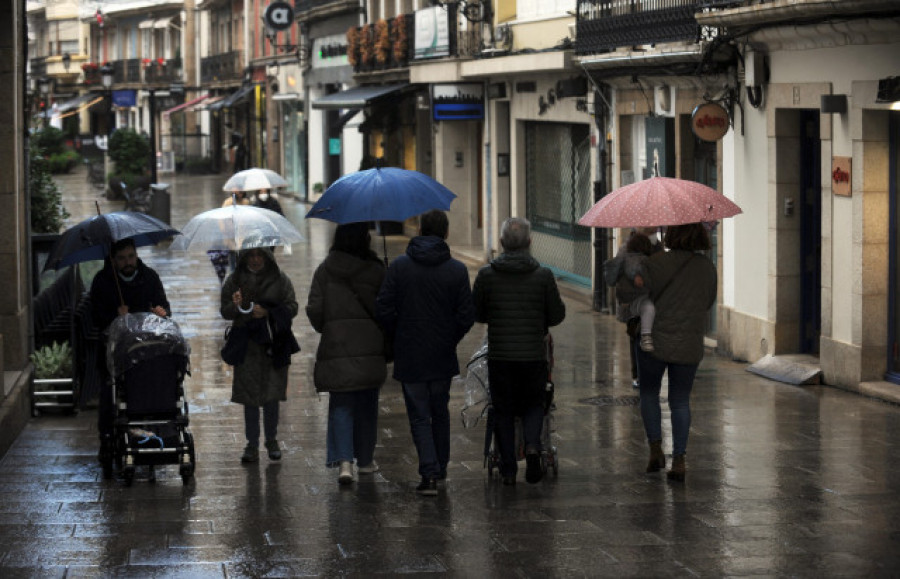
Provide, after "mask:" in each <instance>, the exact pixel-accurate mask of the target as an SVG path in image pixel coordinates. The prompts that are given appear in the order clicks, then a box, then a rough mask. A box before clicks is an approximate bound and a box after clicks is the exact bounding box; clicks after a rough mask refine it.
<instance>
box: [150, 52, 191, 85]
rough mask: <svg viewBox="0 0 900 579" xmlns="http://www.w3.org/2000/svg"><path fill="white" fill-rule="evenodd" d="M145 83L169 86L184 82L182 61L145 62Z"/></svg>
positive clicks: (171, 59) (176, 59)
mask: <svg viewBox="0 0 900 579" xmlns="http://www.w3.org/2000/svg"><path fill="white" fill-rule="evenodd" d="M143 64H144V82H146V83H154V84H169V83H172V82H176V81H180V80H182V76H181V59H180V58H170V59H168V60H165V59H162V58H160V59H156V60H149V61H145V62H144V63H143Z"/></svg>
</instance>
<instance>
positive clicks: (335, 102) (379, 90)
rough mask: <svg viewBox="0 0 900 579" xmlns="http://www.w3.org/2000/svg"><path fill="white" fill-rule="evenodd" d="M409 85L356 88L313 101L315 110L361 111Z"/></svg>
mask: <svg viewBox="0 0 900 579" xmlns="http://www.w3.org/2000/svg"><path fill="white" fill-rule="evenodd" d="M408 86H409V84H387V85H378V86H356V87H353V88H350V89H347V90H345V91H341V92H336V93H332V94H330V95H325V96H323V97H321V98H318V99H316V100H314V101H313V103H312V107H313V108H314V109H361V108H363V107H364V106H366V105H368V104H369V103H371V102H372V101H375V100H378V99H380V98H384V97H386V96H389V95H392V94H395V93H398V92H400V91H402V90H403V89H405V88H406V87H408Z"/></svg>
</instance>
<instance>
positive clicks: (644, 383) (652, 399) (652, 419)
mask: <svg viewBox="0 0 900 579" xmlns="http://www.w3.org/2000/svg"><path fill="white" fill-rule="evenodd" d="M697 366H699V364H673V363H669V362H664V361H662V360H660V359H659V358H657V357H656V356H654V355H653V354H652V353H650V352H644V351H643V350H639V351H638V372H639V374H640V378H639V380H640V383H641V418H642V419H643V420H644V430H645V431H646V433H647V440H649V441H651V442H653V441H654V440H662V410H661V409H660V406H659V391H660V389H661V388H662V377H663V374H664V373H665V372H666V370H667V369H668V371H669V411H670V413H671V415H672V447H673V448H672V455H673V456H678V455H680V454H684V453H685V452H687V441H688V432H689V431H690V429H691V389H692V388H693V387H694V376H695V375H696V374H697Z"/></svg>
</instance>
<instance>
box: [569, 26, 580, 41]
mask: <svg viewBox="0 0 900 579" xmlns="http://www.w3.org/2000/svg"><path fill="white" fill-rule="evenodd" d="M569 38H571V39H572V42H575V40H576V39H577V38H578V24H577V23H576V22H570V23H569Z"/></svg>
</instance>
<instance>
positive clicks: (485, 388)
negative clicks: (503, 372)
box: [461, 333, 559, 476]
mask: <svg viewBox="0 0 900 579" xmlns="http://www.w3.org/2000/svg"><path fill="white" fill-rule="evenodd" d="M544 344H545V346H546V355H547V368H548V374H547V391H546V397H545V399H544V424H543V427H542V428H541V470H543V471H544V474H546V473H547V471H548V470H552V471H553V474H554V475H557V474H559V461H558V459H557V449H556V446H554V445H553V443H552V441H551V435H552V434H553V433H554V432H556V426H555V424H554V419H553V410H555V409H556V406H555V404H554V403H553V391H554V385H553V378H552V370H553V336H551V335H550V334H549V333H548V334H547V335H546V336H545V338H544ZM487 353H488V344H487V338H485V340H484V342H483V343H482V344H481V346H480V347H479V348H478V349H477V350H475V353H474V354H472V357H471V358H470V359H469V363H468V364H466V377H465V378H464V379H463V380H464V386H465V406H463V409H462V412H461V414H462V420H463V426H465V427H466V428H471V427H472V426H475V425H476V424H478V422H479V420H481V418H482V417H485V418H486V420H485V432H484V466H485V467H486V468H487V469H488V476H493V474H494V470H497V472H500V453H499V451H498V450H497V442H496V439H495V437H494V413H493V409H492V408H491V389H490V384H489V380H488V360H487ZM516 458H517V459H518V460H525V441H524V438H523V436H522V423H521V420H520V419H519V418H516Z"/></svg>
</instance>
